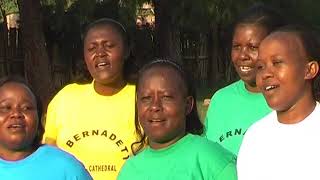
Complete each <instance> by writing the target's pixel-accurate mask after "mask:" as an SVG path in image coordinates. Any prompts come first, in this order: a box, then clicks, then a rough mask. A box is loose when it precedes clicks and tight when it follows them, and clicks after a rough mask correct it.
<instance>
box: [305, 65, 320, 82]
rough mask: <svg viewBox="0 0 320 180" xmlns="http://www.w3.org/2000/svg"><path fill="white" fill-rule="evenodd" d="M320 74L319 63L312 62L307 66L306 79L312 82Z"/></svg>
mask: <svg viewBox="0 0 320 180" xmlns="http://www.w3.org/2000/svg"><path fill="white" fill-rule="evenodd" d="M318 72H319V63H318V62H317V61H310V62H308V64H307V65H306V73H305V76H304V79H306V80H311V79H313V78H314V77H316V75H317V74H318Z"/></svg>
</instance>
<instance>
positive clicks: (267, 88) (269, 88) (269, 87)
mask: <svg viewBox="0 0 320 180" xmlns="http://www.w3.org/2000/svg"><path fill="white" fill-rule="evenodd" d="M274 88H276V86H267V87H266V88H265V90H266V91H269V90H271V89H274Z"/></svg>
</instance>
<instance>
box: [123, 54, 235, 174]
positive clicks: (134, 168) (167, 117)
mask: <svg viewBox="0 0 320 180" xmlns="http://www.w3.org/2000/svg"><path fill="white" fill-rule="evenodd" d="M187 75H188V73H186V72H185V71H184V70H183V69H182V67H181V66H179V65H178V64H176V63H174V62H172V61H167V60H155V61H153V62H151V63H149V64H147V65H146V66H144V67H143V68H142V69H141V71H140V73H139V77H138V84H137V110H138V113H137V115H138V118H137V119H136V130H137V132H138V134H139V135H140V140H139V141H138V142H136V143H134V144H133V145H132V148H133V152H134V153H135V156H134V157H131V158H129V160H128V161H127V162H126V163H125V165H124V166H123V168H122V170H121V171H120V174H119V176H118V179H119V180H124V179H158V180H161V179H166V180H167V179H184V180H188V179H197V180H201V179H206V180H207V179H219V180H222V179H225V180H233V179H237V177H236V176H237V175H236V168H235V157H234V155H232V154H231V153H230V152H228V151H227V150H225V149H224V148H222V146H220V145H219V144H217V143H214V142H210V141H209V140H207V139H205V138H203V137H201V136H199V135H200V134H202V133H203V125H202V124H201V121H200V119H199V116H198V114H197V109H196V107H197V106H196V101H195V91H194V89H193V86H192V83H191V81H190V79H189V78H188V77H187Z"/></svg>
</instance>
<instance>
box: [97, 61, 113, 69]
mask: <svg viewBox="0 0 320 180" xmlns="http://www.w3.org/2000/svg"><path fill="white" fill-rule="evenodd" d="M109 66H110V63H109V62H100V63H98V64H96V67H97V68H106V67H109Z"/></svg>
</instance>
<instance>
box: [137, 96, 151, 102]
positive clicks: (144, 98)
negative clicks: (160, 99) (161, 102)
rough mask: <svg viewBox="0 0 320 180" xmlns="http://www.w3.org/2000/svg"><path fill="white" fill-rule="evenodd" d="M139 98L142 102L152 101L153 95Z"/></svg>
mask: <svg viewBox="0 0 320 180" xmlns="http://www.w3.org/2000/svg"><path fill="white" fill-rule="evenodd" d="M139 99H140V101H141V102H151V100H152V97H151V96H141V97H140V98H139Z"/></svg>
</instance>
